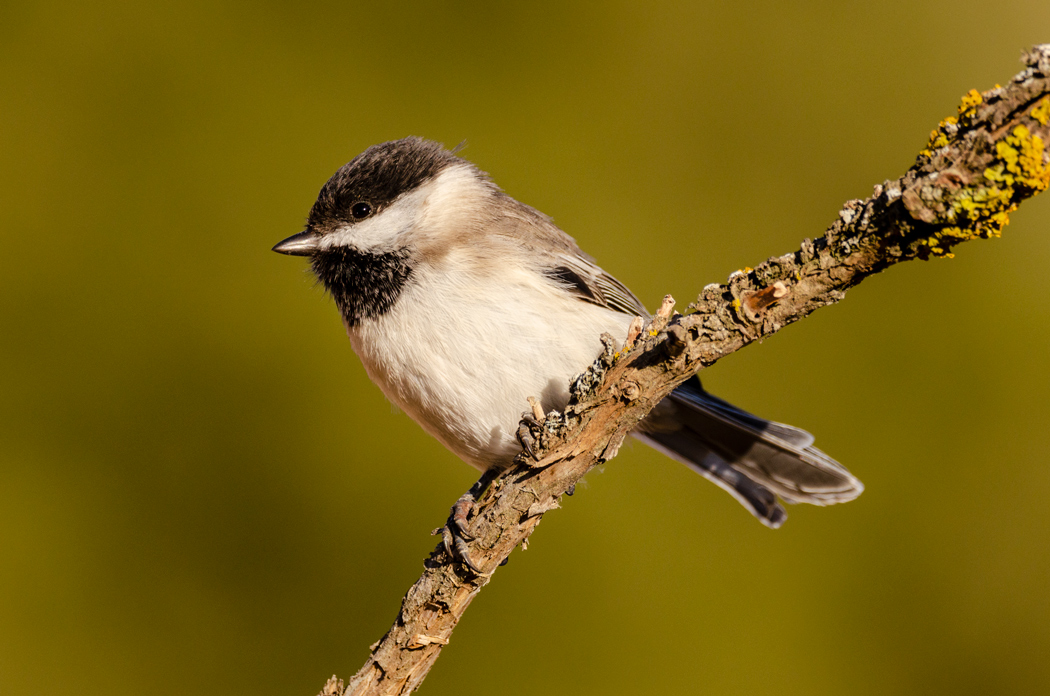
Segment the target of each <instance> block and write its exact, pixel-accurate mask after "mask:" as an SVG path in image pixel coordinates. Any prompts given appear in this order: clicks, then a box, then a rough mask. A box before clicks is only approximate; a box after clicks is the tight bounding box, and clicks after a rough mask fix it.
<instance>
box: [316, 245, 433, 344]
mask: <svg viewBox="0 0 1050 696" xmlns="http://www.w3.org/2000/svg"><path fill="white" fill-rule="evenodd" d="M407 260H408V253H407V252H403V251H402V252H391V253H386V254H368V253H363V252H360V251H357V250H356V249H349V248H346V247H341V248H336V249H329V250H327V251H323V252H321V253H319V254H316V255H315V256H314V257H313V262H312V265H313V270H314V273H315V274H316V275H317V278H318V280H320V281H321V282H322V283H323V284H324V286H325V288H326V289H327V290H328V292H329V293H331V295H332V298H333V299H334V300H335V304H336V306H337V307H338V308H339V311H340V312H341V313H342V315H343V320H344V321H345V322H346V325H347V326H348V327H350V326H356V325H357V324H358V323H359V322H360V321H362V320H364V319H371V318H374V317H377V316H380V315H382V314H385V313H386V312H388V311H390V309H391V308H392V307H393V306H394V304H395V303H396V302H397V299H398V297H399V296H400V295H401V292H402V291H403V290H404V287H405V283H406V282H408V279H409V277H410V276H411V275H412V269H411V268H410V267H409V265H408V263H407Z"/></svg>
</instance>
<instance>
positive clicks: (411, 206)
mask: <svg viewBox="0 0 1050 696" xmlns="http://www.w3.org/2000/svg"><path fill="white" fill-rule="evenodd" d="M419 194H420V192H419V191H416V192H413V193H410V194H409V195H407V196H402V197H401V198H399V199H398V200H397V201H395V203H394V204H393V205H392V206H390V207H389V208H387V209H386V210H383V211H382V212H380V213H379V214H378V215H376V216H374V217H371V218H368V219H366V220H362V221H361V222H355V223H353V224H349V225H344V226H343V227H340V228H339V229H337V230H336V231H335V232H332V233H330V234H326V235H325V236H324V238H323V239H322V240H321V248H322V249H331V248H333V247H352V248H354V249H357V250H358V251H362V252H369V253H375V252H378V253H384V252H388V251H392V250H394V249H395V248H396V247H397V246H398V244H397V239H398V237H400V236H401V235H402V234H403V233H405V232H407V231H408V230H411V229H412V227H413V226H415V225H416V224H417V222H418V220H419V217H420V213H421V207H422V198H421V197H420V196H419Z"/></svg>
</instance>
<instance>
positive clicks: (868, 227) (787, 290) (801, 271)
mask: <svg viewBox="0 0 1050 696" xmlns="http://www.w3.org/2000/svg"><path fill="white" fill-rule="evenodd" d="M1024 63H1025V65H1026V67H1025V69H1024V70H1023V71H1022V72H1021V73H1019V74H1018V75H1017V76H1015V77H1014V78H1013V80H1011V81H1010V82H1009V83H1008V84H1007V85H1006V86H1004V87H998V86H997V87H996V88H995V89H993V90H989V91H987V92H983V93H978V92H977V91H971V92H969V93H968V94H967V95H965V96H964V97H963V100H962V104H961V105H960V106H959V110H958V114H957V115H956V116H953V117H950V118H947V119H945V120H944V121H942V122H941V124H940V125H939V126H938V128H937V129H936V130H935V131H933V133H931V137H930V142H929V145H928V146H927V148H926V149H924V150H923V151H922V152H921V153H920V154H919V156H918V158H917V160H916V162H915V164H914V166H912V168H911V169H909V170H908V171H907V172H906V173H905V174H904V175H903V176H902V177H900V178H899V179H896V180H894V181H887V182H884V183H883V184H881V185H877V186H875V191H874V193H873V194H872V196H871V197H870V198H868V199H867V200H863V201H862V200H853V201H848V202H847V203H846V204H845V205H844V206H843V208H842V210H841V211H839V216H838V219H837V220H836V221H835V222H834V224H832V225H831V226H830V227H829V228H828V229H827V231H826V232H825V233H824V236H823V237H820V238H819V239H815V240H808V239H807V240H805V241H803V243H802V245H801V248H799V249H798V250H796V251H794V252H792V253H790V254H786V255H784V256H779V257H775V258H770V259H768V260H767V261H765V262H763V263H761V264H759V265H758V266H756V267H755V268H753V269H752V268H746V269H744V270H743V271H738V272H736V273H734V274H733V275H732V276H730V278H729V281H728V282H727V283H725V284H721V285H718V284H713V285H708V286H707V287H705V288H704V289H703V291H702V292H701V294H700V296H699V298H698V299H697V300H696V301H695V302H694V303H693V304H691V305H689V309H688V312H687V314H685V315H684V316H683V315H678V314H675V315H673V316H670V315H671V313H670V311H667V312H666V313H665V312H661V313H658V315H657V316H656V317H655V318H654V319H653V321H652V322H651V323H650V324H649V325H647V326H646V327H645V328H644V330H643V331H642V332H641V334H640V336H639V337H638V338H637V339H636V340H635V341H633V342H631V341H629V343H631V345H627V346H615V345H613V344H612V342H611V340H607V337H605V338H606V340H605V344H606V348H605V351H604V352H603V354H602V355H601V356H599V357H598V359H597V360H595V362H594V364H593V365H592V366H591V367H590V368H589V369H588V370H587V371H586V372H584V373H583V374H581V375H580V376H579V377H577V378H576V380H575V381H574V383H573V384H572V390H571V391H572V397H571V401H570V403H569V406H568V407H567V408H566V409H565V412H564V413H557V412H553V413H549V414H546V417H545V419H544V420H543V421H542V423H541V426H540V427H539V428H538V429H535V434H536V436H537V438H536V439H537V442H536V446H535V448H534V449H535V451H536V454H537V456H538V457H539V458H540V461H539V462H538V463H537V462H532V463H527V462H525V461H524V460H523V459H522V458H521V457H519V460H518V463H517V464H516V465H515V466H514V467H512V468H511V469H509V470H507V471H506V472H504V473H502V474H501V475H499V476H498V477H497V478H495V480H494V481H493V482H492V483H491V484H490V485H489V486H488V487H487V488H486V489H485V491H484V492H483V493H481V494H480V495H479V496H478V502H477V504H476V505H474V506H473V507H472V509H471V510H470V512H469V514H468V517H467V520H468V524H467V528H468V530H469V532H470V534H471V535H473V537H474V539H473V541H471V542H469V544H468V546H469V551H470V554H471V557H472V558H473V560H474V562H475V564H476V566H477V567H478V568H480V569H481V570H482V571H483V572H482V573H481V574H478V573H475V572H473V571H471V570H470V569H469V568H467V567H466V566H465V565H464V564H463V563H461V562H459V561H458V560H456V559H455V558H453V557H452V556H451V555H450V554H449V553H448V552H447V551H446V544H440V545H438V547H437V548H435V549H434V551H433V552H432V553H431V554H430V557H429V558H427V559H426V561H425V563H424V565H425V570H424V572H423V575H422V577H420V579H419V580H418V581H417V582H416V583H415V585H413V586H412V587H411V588H410V589H409V590H408V593H407V594H406V595H405V597H404V599H403V600H402V604H401V610H400V612H399V614H398V616H397V620H396V621H395V622H394V625H393V626H392V627H391V628H390V630H389V631H388V632H387V634H386V635H385V636H383V638H382V639H380V640H379V641H378V642H377V643H375V644H374V645H373V646H372V652H371V656H370V657H369V659H368V661H367V663H366V664H365V665H364V667H362V668H361V670H360V671H359V672H358V673H357V674H356V675H355V676H354V677H353V678H352V679H351V680H350V681H349V683H348V684H346V685H345V686H344V685H343V682H342V681H341V680H337V679H336V678H335V677H333V678H332V679H331V680H329V682H328V683H327V684H326V685H325V688H324V691H322V694H324V695H325V696H349V695H351V694H353V695H356V696H364V695H365V694H407V693H410V692H411V691H413V690H414V689H416V687H418V686H419V684H420V683H421V682H422V681H423V679H424V678H425V677H426V674H427V672H428V671H429V670H430V667H431V666H432V665H433V664H434V661H435V660H436V659H437V657H438V655H440V653H441V649H442V647H444V646H445V645H447V644H448V641H449V637H450V636H451V634H452V630H453V629H454V628H455V627H456V624H457V622H458V621H459V619H460V617H461V616H462V615H463V612H464V611H466V608H467V607H468V606H469V605H470V602H471V601H472V600H473V599H474V597H475V596H476V595H477V594H478V592H479V591H480V590H481V588H482V587H484V586H485V585H486V584H487V583H488V582H489V579H490V578H491V575H492V573H493V572H494V571H495V570H496V569H497V568H498V567H499V565H500V563H501V562H502V561H503V560H504V559H506V558H507V557H508V556H509V555H510V553H511V551H513V550H514V548H515V547H516V546H518V545H519V544H520V545H522V546H523V547H524V546H526V545H527V544H528V538H529V535H530V534H531V533H532V531H533V530H534V529H535V528H536V525H537V524H539V522H540V519H542V517H543V514H544V513H545V512H547V511H549V510H552V509H554V508H556V507H558V501H559V499H560V498H561V496H562V495H564V494H565V493H566V492H570V491H571V490H572V488H573V486H574V485H575V484H576V482H577V481H579V480H580V478H582V477H583V476H584V475H585V474H586V473H587V472H588V471H590V470H591V469H592V468H593V467H595V466H596V465H598V464H601V463H603V462H606V461H608V460H609V459H611V458H612V457H613V456H615V454H616V452H617V450H618V449H619V447H620V444H621V443H622V442H623V439H624V437H626V435H627V434H628V433H629V432H630V430H631V429H632V428H633V427H634V426H635V425H636V424H637V423H638V422H639V421H640V420H641V419H642V418H644V417H645V415H646V414H647V413H648V412H649V411H650V410H651V409H652V408H653V406H655V405H656V404H657V403H658V402H659V401H660V400H661V399H662V398H664V396H666V395H667V394H668V393H670V392H671V391H672V390H673V389H674V388H675V387H676V386H677V385H679V384H680V383H681V382H683V381H684V380H686V379H687V378H689V377H690V376H691V375H693V374H694V373H696V372H697V371H698V370H700V369H703V368H704V367H706V366H708V365H711V364H713V363H714V362H716V361H717V360H718V359H719V358H721V357H723V356H725V355H728V354H730V353H733V352H735V351H737V350H740V349H741V348H743V347H744V346H746V345H747V344H749V343H751V342H753V341H756V340H759V339H762V338H765V337H767V336H769V335H771V334H773V333H776V332H777V331H779V330H780V329H781V328H783V327H785V326H787V325H788V324H791V323H792V322H795V321H798V320H799V319H801V318H803V317H805V316H806V315H808V314H809V313H811V312H813V311H814V310H816V309H818V308H819V307H823V306H824V305H828V304H832V303H834V302H838V301H839V300H841V299H842V298H843V297H844V296H845V294H846V290H848V289H849V288H851V287H853V286H854V285H856V284H858V283H859V282H861V281H862V280H864V279H865V278H867V277H868V276H870V275H872V274H874V273H878V272H880V271H882V270H884V269H886V268H888V267H889V266H892V265H893V264H895V263H899V262H901V261H907V260H910V259H915V258H919V259H928V258H930V257H933V256H951V249H952V247H953V246H954V245H956V244H959V243H961V242H963V241H966V240H969V239H975V238H987V237H994V236H998V235H999V234H1000V232H1001V231H1002V228H1003V227H1004V226H1005V225H1006V224H1007V222H1008V215H1009V213H1010V212H1012V211H1013V210H1015V209H1016V208H1017V206H1018V205H1019V204H1020V202H1021V201H1023V200H1025V199H1026V198H1029V197H1031V196H1032V195H1034V194H1036V193H1038V192H1040V191H1042V190H1045V189H1046V188H1047V186H1048V184H1050V155H1048V150H1047V147H1046V143H1047V142H1048V140H1050V96H1048V95H1050V44H1044V45H1042V46H1037V47H1035V48H1034V49H1032V50H1031V51H1030V52H1028V53H1027V54H1026V55H1025V56H1024ZM665 308H668V305H667V304H666V303H665ZM668 310H669V308H668ZM525 396H526V395H522V397H523V402H522V407H523V409H524V407H525V402H524V397H525ZM443 531H444V533H445V534H446V535H447V534H448V531H447V530H443Z"/></svg>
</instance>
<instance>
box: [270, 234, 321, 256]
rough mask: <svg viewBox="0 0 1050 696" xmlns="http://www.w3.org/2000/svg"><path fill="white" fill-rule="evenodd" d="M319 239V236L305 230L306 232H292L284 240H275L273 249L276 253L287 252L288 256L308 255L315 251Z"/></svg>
mask: <svg viewBox="0 0 1050 696" xmlns="http://www.w3.org/2000/svg"><path fill="white" fill-rule="evenodd" d="M320 241H321V238H320V237H319V236H317V235H316V234H314V233H313V232H311V231H309V230H307V231H306V232H300V233H299V234H293V235H292V236H291V237H289V238H288V239H285V240H284V241H281V242H277V244H276V245H274V247H273V250H274V251H276V252H277V253H278V254H288V255H289V256H310V255H311V254H313V253H314V252H315V251H317V245H318V243H319V242H320Z"/></svg>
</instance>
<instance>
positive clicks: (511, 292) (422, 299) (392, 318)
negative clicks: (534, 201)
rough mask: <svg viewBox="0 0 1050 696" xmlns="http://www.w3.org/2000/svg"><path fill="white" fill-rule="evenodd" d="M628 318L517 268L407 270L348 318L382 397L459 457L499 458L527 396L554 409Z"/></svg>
mask: <svg viewBox="0 0 1050 696" xmlns="http://www.w3.org/2000/svg"><path fill="white" fill-rule="evenodd" d="M631 319H632V317H630V316H627V315H625V314H622V313H618V312H614V311H612V310H609V309H606V308H603V307H598V306H596V305H593V304H589V303H586V302H583V301H581V300H579V299H577V298H575V297H572V296H570V295H569V294H567V293H566V292H564V291H563V290H562V289H560V288H558V287H556V286H554V285H553V284H551V283H550V282H548V281H547V280H545V279H544V278H543V277H542V276H540V275H539V274H536V273H534V272H531V271H529V270H527V269H517V270H510V271H508V272H507V273H503V274H500V275H499V276H496V275H494V274H491V275H486V274H482V275H480V276H470V277H467V278H457V277H456V276H455V275H449V274H436V273H435V274H433V275H428V274H427V273H425V272H420V273H417V274H415V275H414V276H413V282H412V283H411V284H410V285H409V286H407V287H406V288H405V290H404V291H403V292H402V294H401V296H400V297H399V298H398V302H397V303H396V305H394V306H393V307H392V308H391V309H390V310H389V311H388V312H386V313H385V314H382V315H381V316H377V317H373V318H369V319H365V320H362V321H359V322H358V323H357V324H356V325H352V326H351V325H348V326H347V333H348V335H349V336H350V340H351V343H352V344H353V347H354V350H355V352H356V353H357V354H358V356H359V357H360V359H361V362H362V363H363V364H364V367H365V370H366V371H367V373H368V376H369V377H370V378H371V379H372V381H373V382H375V383H376V384H377V385H378V386H379V388H380V389H382V390H383V393H384V394H386V396H387V398H388V399H390V400H391V401H392V402H393V403H394V404H395V405H397V406H398V407H399V408H401V409H402V410H403V411H404V412H405V413H407V414H408V415H409V416H411V417H412V418H413V419H414V420H415V421H416V422H418V423H419V424H420V425H421V426H422V427H423V429H424V430H426V431H427V432H428V433H430V434H431V435H433V436H434V437H435V438H437V439H438V440H439V441H440V442H441V443H442V444H444V445H445V446H446V447H448V449H450V450H451V451H452V452H454V453H455V454H456V455H458V456H460V457H461V458H463V459H464V460H465V461H467V462H468V463H469V464H472V465H473V466H475V467H477V468H479V469H488V468H490V467H493V466H500V467H502V466H506V465H507V464H509V463H510V461H511V460H512V459H513V457H514V455H515V454H516V453H517V452H518V451H519V450H520V446H519V445H518V443H517V441H516V438H515V432H516V430H517V425H518V422H519V420H520V418H521V415H522V413H523V412H524V411H526V410H527V409H528V402H527V400H526V399H527V397H530V396H534V397H537V398H539V399H540V401H541V403H542V404H543V406H544V409H545V410H550V409H559V410H560V409H562V408H564V406H565V404H566V402H567V400H568V383H569V380H570V379H571V378H572V377H573V376H574V375H576V374H578V373H580V372H582V371H583V370H584V369H585V368H586V367H587V366H588V365H589V364H590V363H591V361H593V360H594V358H595V357H596V356H597V355H598V353H599V352H600V351H601V347H602V346H601V340H600V338H599V337H600V335H601V334H602V332H608V333H610V334H612V335H613V336H614V337H616V338H617V339H618V340H622V339H623V338H624V337H625V336H626V333H627V327H628V325H629V324H630V322H631Z"/></svg>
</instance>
